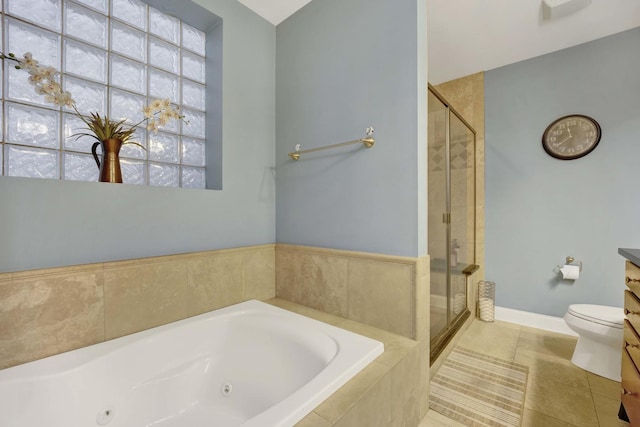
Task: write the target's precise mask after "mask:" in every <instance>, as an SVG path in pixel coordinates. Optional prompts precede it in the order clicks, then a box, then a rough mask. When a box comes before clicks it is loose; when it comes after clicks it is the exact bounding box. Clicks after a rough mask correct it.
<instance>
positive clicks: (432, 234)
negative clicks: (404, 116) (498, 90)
mask: <svg viewBox="0 0 640 427" xmlns="http://www.w3.org/2000/svg"><path fill="white" fill-rule="evenodd" d="M428 111H429V118H428V141H427V146H428V162H429V164H428V203H429V205H428V221H429V224H428V245H429V255H430V257H431V308H430V309H431V312H430V315H431V324H430V325H431V327H430V332H431V362H433V361H434V360H435V359H436V358H437V356H438V354H440V352H441V351H442V350H443V349H444V348H445V347H446V345H447V343H448V342H449V341H450V340H451V338H452V337H453V336H454V334H455V332H456V331H457V330H458V329H459V328H460V327H461V326H462V325H463V324H464V321H465V320H466V319H467V318H468V317H469V315H470V311H469V304H468V301H467V298H468V292H467V279H468V278H469V276H470V275H471V274H472V273H473V272H474V271H476V270H477V269H478V266H477V265H476V259H475V229H476V227H475V223H476V214H475V211H476V195H475V187H476V185H475V175H476V174H475V164H476V162H475V151H476V150H475V141H476V135H475V131H474V130H473V128H472V127H471V126H470V125H469V124H468V123H467V122H466V121H465V120H464V119H463V118H462V116H460V115H459V114H458V113H457V112H456V111H455V110H454V109H453V108H451V106H450V105H449V104H448V102H447V101H446V100H445V99H444V98H443V97H442V96H441V95H440V94H439V93H438V92H437V91H436V90H435V89H434V88H433V87H432V86H431V85H429V110H428Z"/></svg>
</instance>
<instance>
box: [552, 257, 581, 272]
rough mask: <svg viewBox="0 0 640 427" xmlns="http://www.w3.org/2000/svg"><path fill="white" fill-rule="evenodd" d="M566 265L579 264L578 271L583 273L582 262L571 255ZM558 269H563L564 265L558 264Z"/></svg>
mask: <svg viewBox="0 0 640 427" xmlns="http://www.w3.org/2000/svg"><path fill="white" fill-rule="evenodd" d="M565 261H566V262H565V265H575V263H578V271H582V261H579V260H578V261H576V259H575V258H574V257H572V256H571V255H569V256H568V257H567V258H566V259H565ZM556 267H558V269H559V270H560V269H562V267H563V266H562V265H560V264H558V265H556Z"/></svg>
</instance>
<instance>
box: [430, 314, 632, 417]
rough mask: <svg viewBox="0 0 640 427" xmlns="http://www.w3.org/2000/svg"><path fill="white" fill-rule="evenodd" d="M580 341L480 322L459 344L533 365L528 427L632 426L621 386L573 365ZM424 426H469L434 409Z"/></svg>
mask: <svg viewBox="0 0 640 427" xmlns="http://www.w3.org/2000/svg"><path fill="white" fill-rule="evenodd" d="M575 343H576V338H573V337H570V336H567V335H562V334H556V333H553V332H547V331H542V330H540V329H534V328H529V327H526V326H520V325H515V324H513V323H506V322H498V321H496V322H495V323H485V322H481V321H478V320H476V321H474V322H473V324H472V325H471V326H470V327H469V328H468V329H467V330H466V331H465V332H464V333H463V335H462V336H461V337H460V340H459V341H458V343H457V345H458V346H460V347H465V348H468V349H471V350H475V351H477V352H480V353H484V354H487V355H490V356H494V357H498V358H501V359H504V360H509V361H513V362H515V363H520V364H523V365H527V366H528V367H529V378H528V381H527V393H526V398H525V410H524V417H523V421H522V427H628V426H629V424H628V423H625V422H622V421H620V420H618V417H617V414H618V407H619V405H620V391H619V390H620V384H619V383H617V382H615V381H611V380H608V379H606V378H603V377H600V376H598V375H594V374H592V373H590V372H586V371H584V370H582V369H580V368H578V367H576V366H574V365H572V364H571V355H572V354H573V348H574V347H575ZM419 427H464V426H463V425H462V424H460V423H458V422H456V421H452V420H450V419H448V418H446V417H444V416H442V415H440V414H438V413H436V412H434V411H432V410H429V412H428V413H427V415H426V416H425V418H424V419H423V420H422V421H421V423H420V425H419Z"/></svg>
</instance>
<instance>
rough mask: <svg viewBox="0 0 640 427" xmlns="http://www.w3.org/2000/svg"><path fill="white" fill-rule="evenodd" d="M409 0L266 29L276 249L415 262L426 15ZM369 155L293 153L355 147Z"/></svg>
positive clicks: (359, 3)
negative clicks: (370, 136) (369, 133)
mask: <svg viewBox="0 0 640 427" xmlns="http://www.w3.org/2000/svg"><path fill="white" fill-rule="evenodd" d="M424 3H425V2H423V1H419V0H402V1H388V0H386V1H385V0H349V1H343V0H321V1H313V2H311V3H309V4H308V5H307V6H305V7H304V8H303V9H301V10H300V11H298V12H297V13H296V14H294V15H293V16H292V17H290V18H288V19H287V20H286V21H284V22H283V23H282V24H280V25H278V27H277V38H276V40H277V61H276V64H277V72H276V79H277V83H276V93H277V97H276V105H277V108H276V130H277V143H276V147H277V148H276V163H277V178H276V183H277V188H278V191H277V209H278V214H277V225H276V237H277V241H278V242H280V243H291V244H301V245H311V246H322V247H329V248H336V249H347V250H359V251H367V252H378V253H384V254H393V255H403V256H418V255H424V254H425V253H426V237H427V232H426V222H427V221H426V116H427V111H426V93H427V87H426V82H427V76H426V23H425V21H426V11H425V6H424ZM368 126H373V127H374V128H375V135H374V136H375V138H376V140H377V142H376V145H375V146H374V147H373V148H371V149H367V148H364V147H362V146H352V147H349V148H341V149H336V150H332V151H325V152H320V153H313V154H308V155H306V156H303V157H302V159H301V160H299V161H297V162H295V161H293V160H290V159H289V157H287V153H288V152H290V151H293V149H294V146H295V145H296V144H298V143H299V144H301V145H302V149H310V148H315V147H319V146H324V145H330V144H335V143H339V142H343V141H348V140H352V139H357V138H361V137H364V132H365V129H366V128H367V127H368Z"/></svg>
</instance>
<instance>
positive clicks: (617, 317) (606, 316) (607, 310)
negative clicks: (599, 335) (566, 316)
mask: <svg viewBox="0 0 640 427" xmlns="http://www.w3.org/2000/svg"><path fill="white" fill-rule="evenodd" d="M569 313H570V314H572V315H574V316H576V317H579V318H581V319H584V320H588V321H590V322H594V323H598V324H600V325H605V326H611V327H614V328H622V325H623V324H624V310H623V309H621V308H618V307H607V306H604V305H593V304H573V305H570V306H569Z"/></svg>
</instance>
